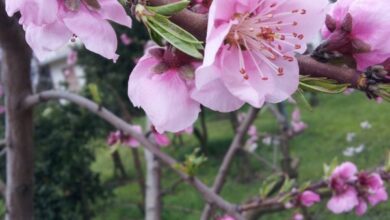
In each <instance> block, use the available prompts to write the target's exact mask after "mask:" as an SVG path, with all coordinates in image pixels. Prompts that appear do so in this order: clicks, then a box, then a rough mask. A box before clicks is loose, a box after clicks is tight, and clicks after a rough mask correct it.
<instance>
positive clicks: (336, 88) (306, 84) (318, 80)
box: [299, 75, 349, 94]
mask: <svg viewBox="0 0 390 220" xmlns="http://www.w3.org/2000/svg"><path fill="white" fill-rule="evenodd" d="M348 86H349V85H348V84H340V83H338V82H337V81H335V80H332V79H327V78H324V77H310V76H302V75H301V76H300V79H299V88H300V89H302V90H303V91H306V92H321V93H327V94H338V93H342V92H344V91H345V90H346V89H347V88H348Z"/></svg>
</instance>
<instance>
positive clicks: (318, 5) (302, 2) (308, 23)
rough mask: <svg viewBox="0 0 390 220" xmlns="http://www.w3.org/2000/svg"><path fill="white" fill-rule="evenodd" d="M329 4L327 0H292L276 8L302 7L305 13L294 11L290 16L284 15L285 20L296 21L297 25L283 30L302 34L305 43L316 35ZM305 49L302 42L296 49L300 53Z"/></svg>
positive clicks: (281, 9) (323, 20)
mask: <svg viewBox="0 0 390 220" xmlns="http://www.w3.org/2000/svg"><path fill="white" fill-rule="evenodd" d="M328 4H329V1H328V0H316V1H308V0H294V1H284V3H282V4H281V6H279V7H278V8H277V9H276V10H278V11H280V12H283V11H286V12H287V11H291V10H293V9H304V10H305V11H306V13H305V14H304V15H302V14H300V13H295V14H293V15H292V16H289V17H286V18H285V20H288V21H290V22H291V21H296V22H297V23H298V25H296V26H287V27H286V28H285V29H284V30H285V31H289V32H290V31H292V32H295V33H298V34H303V36H304V38H303V41H304V42H306V43H309V42H311V41H312V40H313V39H314V38H315V37H317V36H318V34H319V32H320V29H321V26H322V25H323V24H324V23H325V16H326V9H327V5H328ZM305 50H306V44H302V47H301V48H300V49H298V50H296V51H297V52H299V53H302V52H304V51H305Z"/></svg>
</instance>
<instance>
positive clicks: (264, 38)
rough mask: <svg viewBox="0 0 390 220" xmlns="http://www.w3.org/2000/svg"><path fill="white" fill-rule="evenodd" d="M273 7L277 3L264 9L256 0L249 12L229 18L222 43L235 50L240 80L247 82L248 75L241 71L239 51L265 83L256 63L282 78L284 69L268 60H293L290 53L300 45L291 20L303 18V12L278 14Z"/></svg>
mask: <svg viewBox="0 0 390 220" xmlns="http://www.w3.org/2000/svg"><path fill="white" fill-rule="evenodd" d="M277 6H278V4H277V3H273V4H271V5H269V6H264V0H260V1H259V3H258V4H257V7H255V8H254V9H253V10H252V11H250V12H248V13H244V14H235V15H234V16H233V20H234V21H235V24H234V25H233V26H232V28H231V30H230V32H229V34H228V35H227V37H226V40H225V42H226V43H227V44H229V45H230V46H234V47H237V48H238V51H239V57H240V59H239V60H240V61H239V62H240V73H241V74H242V75H243V77H244V79H249V76H248V74H247V71H246V68H245V59H244V58H243V51H246V52H247V53H248V54H249V56H250V58H251V60H252V61H253V63H254V64H255V66H256V69H257V71H258V73H259V74H260V76H261V78H262V79H263V80H268V77H267V76H266V75H265V74H264V73H263V71H262V70H261V68H260V63H259V60H261V61H262V62H264V63H265V64H266V65H268V66H269V67H270V68H271V69H272V70H273V71H274V73H275V74H276V75H277V76H282V75H284V68H283V67H279V66H277V65H275V63H274V62H272V61H274V60H276V59H278V58H282V59H284V60H287V61H289V62H292V61H294V57H292V56H291V55H290V54H291V51H294V50H298V49H300V48H302V45H303V44H304V42H302V40H303V38H304V35H303V34H299V33H296V32H293V31H292V30H294V29H296V28H295V27H296V26H298V22H296V21H294V20H291V19H293V18H294V16H296V15H305V14H306V10H305V9H294V10H291V11H281V12H279V11H277ZM289 17H291V18H290V20H289ZM286 51H287V52H286Z"/></svg>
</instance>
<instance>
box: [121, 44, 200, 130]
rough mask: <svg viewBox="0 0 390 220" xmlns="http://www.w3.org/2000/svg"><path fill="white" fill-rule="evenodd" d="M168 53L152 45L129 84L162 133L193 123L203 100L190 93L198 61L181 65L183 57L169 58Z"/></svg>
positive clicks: (132, 97) (138, 103)
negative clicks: (195, 98) (198, 99)
mask: <svg viewBox="0 0 390 220" xmlns="http://www.w3.org/2000/svg"><path fill="white" fill-rule="evenodd" d="M166 53H168V52H167V51H166V50H165V49H163V48H158V47H153V48H149V49H148V50H147V52H146V54H145V55H144V56H143V57H142V58H141V59H140V61H139V62H138V63H137V65H136V66H135V68H134V69H133V72H132V73H131V75H130V78H129V87H128V95H129V98H130V100H131V102H132V103H133V104H134V106H136V107H142V109H143V110H144V111H145V113H146V115H147V116H148V118H149V119H150V121H151V123H152V124H153V125H154V126H155V128H156V130H157V131H158V132H159V133H164V131H170V132H179V131H181V130H183V129H186V128H188V127H190V126H191V125H192V124H193V123H194V122H195V120H196V119H197V117H198V114H199V112H200V104H199V103H198V102H196V101H194V100H193V99H191V97H190V94H191V92H192V90H193V89H194V80H193V68H194V66H193V65H195V64H193V63H191V62H190V63H188V64H185V65H184V66H182V63H180V62H184V61H183V60H182V59H179V58H178V59H174V58H172V57H171V58H170V60H168V61H166V60H165V59H166V55H167V54H166ZM169 53H171V52H169ZM171 55H172V54H170V55H169V56H171ZM172 56H176V55H172ZM175 60H176V61H177V62H178V63H175V62H173V61H175ZM171 61H172V62H171ZM179 61H180V62H179Z"/></svg>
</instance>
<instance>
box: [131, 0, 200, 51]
mask: <svg viewBox="0 0 390 220" xmlns="http://www.w3.org/2000/svg"><path fill="white" fill-rule="evenodd" d="M183 3H185V2H183ZM177 4H180V2H178V3H177ZM168 6H169V5H167V7H168ZM181 6H183V5H180V7H181ZM180 7H168V9H169V10H167V9H164V10H163V14H159V13H158V11H161V10H158V8H159V7H157V8H156V7H152V9H150V7H145V6H143V5H137V6H136V14H137V18H138V19H139V20H140V21H142V22H143V23H144V24H145V26H146V27H147V29H148V31H149V34H150V37H151V39H153V40H154V41H155V42H156V43H157V44H160V45H161V44H162V43H163V42H162V39H164V40H166V41H167V42H168V43H170V44H171V45H172V46H174V47H176V48H177V49H179V50H180V51H182V52H184V53H186V54H188V55H190V56H192V57H195V58H198V59H202V58H203V55H202V54H201V53H200V52H199V50H201V49H203V45H202V42H200V41H198V40H197V39H196V38H195V37H194V36H193V35H192V34H190V33H189V32H187V31H186V30H184V29H183V28H181V27H180V26H178V25H176V24H174V23H173V22H171V21H170V20H169V19H168V17H167V16H165V15H164V14H165V13H168V11H170V10H178V9H180Z"/></svg>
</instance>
